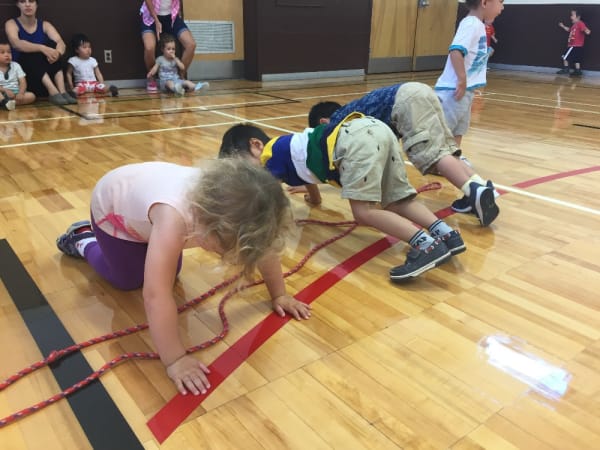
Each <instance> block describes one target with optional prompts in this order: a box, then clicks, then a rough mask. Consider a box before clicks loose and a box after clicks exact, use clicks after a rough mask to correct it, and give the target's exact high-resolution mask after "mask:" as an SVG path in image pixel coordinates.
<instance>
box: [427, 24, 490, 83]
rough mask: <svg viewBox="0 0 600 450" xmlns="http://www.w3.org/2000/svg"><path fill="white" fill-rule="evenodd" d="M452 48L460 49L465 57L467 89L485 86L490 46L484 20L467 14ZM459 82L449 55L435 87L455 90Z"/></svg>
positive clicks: (451, 45)
mask: <svg viewBox="0 0 600 450" xmlns="http://www.w3.org/2000/svg"><path fill="white" fill-rule="evenodd" d="M452 50H459V51H460V52H461V53H462V54H463V56H464V58H465V72H466V74H467V90H473V89H477V88H480V87H483V86H485V85H486V83H487V80H486V70H487V60H488V48H487V39H486V35H485V25H484V24H483V22H482V21H481V20H479V19H478V18H477V17H475V16H467V17H465V18H464V19H463V20H461V21H460V24H459V25H458V30H456V34H455V35H454V39H453V40H452V43H451V44H450V47H449V48H448V51H452ZM457 83H458V78H457V76H456V72H455V71H454V67H452V61H450V57H449V56H448V59H447V60H446V66H445V67H444V71H443V72H442V75H440V77H439V78H438V80H437V83H436V84H435V89H436V90H454V89H456V85H457Z"/></svg>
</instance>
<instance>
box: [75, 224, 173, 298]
mask: <svg viewBox="0 0 600 450" xmlns="http://www.w3.org/2000/svg"><path fill="white" fill-rule="evenodd" d="M92 228H93V230H94V234H95V235H96V240H97V242H90V243H89V244H88V245H86V247H85V259H86V261H87V262H88V263H89V265H90V266H92V267H93V268H94V270H95V271H96V273H97V274H98V275H100V276H101V277H102V278H104V279H105V280H106V281H108V282H109V283H110V284H112V285H113V286H114V287H116V288H117V289H122V290H124V291H129V290H132V289H138V288H140V287H142V285H143V284H144V265H145V263H146V252H147V251H148V244H147V243H146V242H132V241H126V240H124V239H119V238H116V237H113V236H111V235H109V234H107V233H105V232H104V231H102V230H101V229H100V228H99V227H98V225H96V222H95V221H94V218H93V217H92ZM181 264H182V257H181V255H179V262H178V263H177V273H179V271H180V270H181Z"/></svg>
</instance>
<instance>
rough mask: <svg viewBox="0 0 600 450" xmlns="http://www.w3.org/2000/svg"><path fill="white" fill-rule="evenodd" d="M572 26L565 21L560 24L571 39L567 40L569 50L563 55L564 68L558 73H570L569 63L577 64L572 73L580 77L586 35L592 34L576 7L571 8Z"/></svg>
mask: <svg viewBox="0 0 600 450" xmlns="http://www.w3.org/2000/svg"><path fill="white" fill-rule="evenodd" d="M571 22H572V23H573V25H571V28H569V27H567V26H566V25H565V24H564V23H562V22H560V23H559V24H558V26H559V27H561V28H562V29H563V30H565V31H567V32H568V33H569V39H568V41H567V47H568V48H567V51H566V52H565V54H564V55H562V59H563V68H562V69H560V70H559V71H558V72H557V73H558V74H561V75H568V74H569V63H573V64H575V70H573V73H572V74H571V75H573V76H575V77H580V76H581V75H583V73H582V72H581V60H582V58H583V45H584V44H585V35H586V34H587V35H588V36H589V35H590V34H591V31H590V29H589V28H588V27H587V26H586V25H585V23H583V21H582V20H581V14H580V13H579V11H577V10H576V9H572V10H571Z"/></svg>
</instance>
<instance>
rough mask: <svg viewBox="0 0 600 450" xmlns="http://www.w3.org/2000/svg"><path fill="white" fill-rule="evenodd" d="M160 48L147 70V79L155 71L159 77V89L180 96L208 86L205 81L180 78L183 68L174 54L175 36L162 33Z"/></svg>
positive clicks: (153, 74)
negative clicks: (195, 81) (159, 54)
mask: <svg viewBox="0 0 600 450" xmlns="http://www.w3.org/2000/svg"><path fill="white" fill-rule="evenodd" d="M160 50H161V52H162V56H159V57H158V58H156V63H155V64H154V66H153V67H152V68H151V69H150V72H148V75H147V77H148V79H152V78H153V77H154V76H155V75H156V74H157V73H158V78H159V79H160V90H161V91H163V92H174V93H175V94H177V95H179V96H182V95H184V94H185V92H190V91H199V90H200V89H202V88H204V87H208V83H207V82H202V81H201V82H199V83H193V82H192V81H190V80H182V79H181V78H180V77H179V71H183V70H185V66H184V65H183V63H182V62H181V60H180V59H179V58H178V57H177V56H176V55H175V38H174V37H173V36H171V35H170V34H163V35H162V36H161V38H160Z"/></svg>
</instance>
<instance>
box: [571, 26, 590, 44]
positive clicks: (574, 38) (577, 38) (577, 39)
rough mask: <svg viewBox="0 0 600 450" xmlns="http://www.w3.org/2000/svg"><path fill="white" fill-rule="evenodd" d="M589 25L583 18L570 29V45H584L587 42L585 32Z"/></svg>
mask: <svg viewBox="0 0 600 450" xmlns="http://www.w3.org/2000/svg"><path fill="white" fill-rule="evenodd" d="M586 29H587V27H586V26H585V23H583V22H582V21H581V20H579V21H577V22H575V23H574V24H573V26H571V30H570V31H569V43H568V46H569V47H583V44H584V42H585V33H584V30H586Z"/></svg>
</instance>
